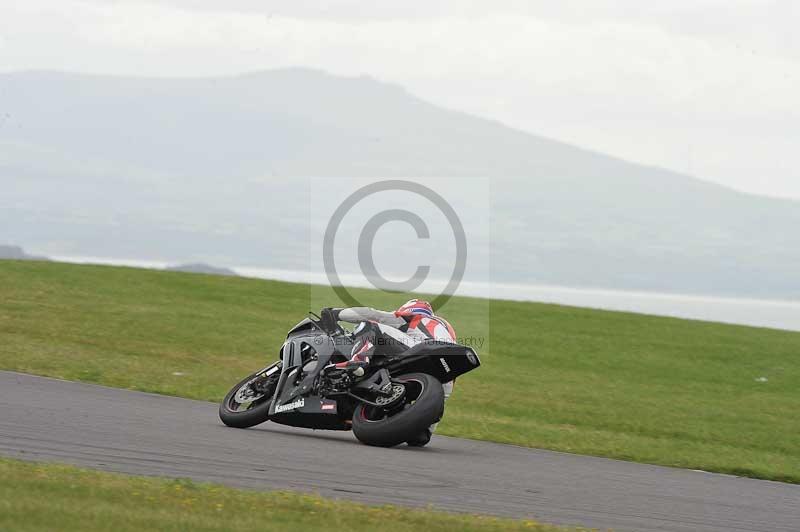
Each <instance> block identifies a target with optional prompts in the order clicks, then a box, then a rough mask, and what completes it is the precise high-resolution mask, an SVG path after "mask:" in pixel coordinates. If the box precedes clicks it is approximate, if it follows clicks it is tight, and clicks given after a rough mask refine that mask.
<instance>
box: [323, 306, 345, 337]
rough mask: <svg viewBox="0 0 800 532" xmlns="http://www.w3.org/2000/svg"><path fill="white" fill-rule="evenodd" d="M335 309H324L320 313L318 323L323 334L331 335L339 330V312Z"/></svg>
mask: <svg viewBox="0 0 800 532" xmlns="http://www.w3.org/2000/svg"><path fill="white" fill-rule="evenodd" d="M340 310H341V309H336V308H329V307H327V308H324V309H322V311H321V312H320V322H321V323H322V328H323V329H325V332H328V333H333V332H335V331H336V330H337V329H338V328H339V311H340Z"/></svg>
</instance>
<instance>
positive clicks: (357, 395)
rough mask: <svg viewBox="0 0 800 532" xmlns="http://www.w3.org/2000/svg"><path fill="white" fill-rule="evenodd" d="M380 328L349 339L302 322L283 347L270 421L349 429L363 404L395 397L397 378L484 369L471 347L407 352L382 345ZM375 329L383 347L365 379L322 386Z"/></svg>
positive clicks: (443, 376) (447, 376)
mask: <svg viewBox="0 0 800 532" xmlns="http://www.w3.org/2000/svg"><path fill="white" fill-rule="evenodd" d="M375 325H376V324H372V323H368V324H367V325H366V326H365V327H363V328H360V329H359V333H357V334H355V335H350V334H340V333H335V334H328V333H325V332H323V331H322V330H321V328H320V326H319V324H317V323H315V322H314V321H313V320H311V319H308V318H307V319H305V320H303V321H301V322H300V323H298V324H297V325H296V326H295V327H294V328H293V329H292V330H291V331H290V332H289V334H288V336H287V339H286V341H285V343H284V344H283V347H282V348H281V360H282V362H283V364H282V367H281V375H280V378H279V380H278V383H277V386H276V388H275V393H274V396H273V399H272V404H271V405H270V407H269V419H270V420H271V421H274V422H275V423H280V424H284V425H291V426H295V427H306V428H316V429H328V430H349V429H350V424H349V423H347V422H348V421H349V420H350V419H351V418H352V414H353V411H354V409H355V407H356V406H357V405H358V404H359V402H362V401H361V400H362V399H363V402H369V401H371V400H378V399H377V398H378V397H380V396H382V395H387V394H388V395H390V394H391V389H392V387H391V378H393V377H397V376H400V375H404V374H409V373H427V374H429V375H432V376H433V377H435V378H436V379H438V380H439V381H440V382H449V381H452V380H453V379H455V378H456V377H458V376H459V375H463V374H464V373H466V372H468V371H471V370H473V369H475V368H477V367H479V366H480V359H479V358H478V355H477V353H475V351H474V350H473V349H472V348H469V347H466V346H463V345H459V344H454V343H450V342H441V341H425V342H422V343H420V344H418V345H416V346H414V347H411V348H408V349H404V350H403V351H402V352H398V350H397V349H396V347H395V346H394V345H393V344H391V343H387V344H386V345H380V344H381V342H380V339H381V336H380V329H379V328H376V327H375ZM370 330H372V331H373V332H376V333H378V335H379V336H377V337H376V343H377V344H379V345H376V353H377V354H376V356H374V357H373V358H372V363H371V365H370V366H369V368H368V370H367V371H368V373H367V375H366V376H365V378H364V379H362V380H361V381H359V382H358V383H356V384H354V385H353V386H352V387H350V388H345V389H344V390H340V389H334V390H333V391H331V389H330V387H324V386H322V387H321V386H320V384H321V383H327V382H328V381H326V380H323V379H327V378H328V377H323V376H322V373H323V371H324V370H325V368H326V367H327V366H329V365H330V364H333V363H336V362H341V361H345V360H348V359H349V358H350V355H351V352H352V350H353V344H354V341H358V339H360V338H362V337H363V334H365V333H367V332H369V331H370ZM326 388H327V391H326ZM384 389H385V390H384Z"/></svg>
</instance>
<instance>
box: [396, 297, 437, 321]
mask: <svg viewBox="0 0 800 532" xmlns="http://www.w3.org/2000/svg"><path fill="white" fill-rule="evenodd" d="M394 315H395V316H398V317H401V318H405V317H409V316H415V315H421V316H427V317H428V318H432V317H433V307H432V306H431V304H430V303H428V302H427V301H425V300H424V299H409V300H408V301H406V302H405V303H404V304H403V305H402V306H401V307H400V308H399V309H397V310H396V311H395V312H394Z"/></svg>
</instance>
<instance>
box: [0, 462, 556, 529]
mask: <svg viewBox="0 0 800 532" xmlns="http://www.w3.org/2000/svg"><path fill="white" fill-rule="evenodd" d="M0 530H3V531H4V532H38V531H41V532H52V531H54V530H58V531H59V532H72V531H74V532H94V531H101V530H113V531H114V532H129V531H130V532H140V531H142V530H159V531H170V530H174V531H176V532H183V531H186V530H192V531H195V532H211V531H215V530H217V531H225V532H236V531H242V532H251V531H253V530H258V531H262V530H291V531H293V532H296V531H316V530H319V531H328V530H348V531H351V532H362V531H363V532H373V531H375V530H381V531H386V532H402V531H407V532H416V531H419V530H430V531H432V532H440V531H446V530H459V531H461V530H466V531H474V532H493V531H496V532H502V531H507V530H509V531H514V530H526V531H530V530H533V531H536V532H545V531H552V532H556V531H559V530H561V531H565V530H566V529H563V528H555V527H551V526H546V525H541V524H538V523H536V522H534V521H521V520H511V519H500V518H494V517H484V516H471V515H456V514H447V513H443V512H436V511H431V510H410V509H408V508H398V507H394V506H380V507H375V506H365V505H361V504H355V503H352V502H347V503H341V502H335V501H332V500H329V499H324V498H322V497H318V496H315V495H304V494H298V493H289V492H268V493H264V492H256V491H248V490H237V489H232V488H226V487H223V486H218V485H214V484H201V483H196V482H192V481H189V480H167V479H159V478H145V477H132V476H127V475H119V474H113V473H101V472H98V471H90V470H87V469H79V468H76V467H71V466H66V465H52V464H37V463H27V462H18V461H13V460H2V459H0Z"/></svg>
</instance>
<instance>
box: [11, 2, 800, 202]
mask: <svg viewBox="0 0 800 532" xmlns="http://www.w3.org/2000/svg"><path fill="white" fill-rule="evenodd" d="M219 5H220V4H219V3H216V2H215V3H213V4H212V3H210V2H204V1H202V0H195V1H188V0H174V1H172V2H171V3H170V4H166V5H165V4H150V3H143V2H134V1H123V2H117V3H113V4H111V3H108V2H99V1H88V2H87V1H81V2H78V1H70V0H67V1H58V2H55V1H42V0H39V1H30V2H26V3H16V4H15V5H12V6H11V7H10V8H9V7H5V8H2V9H3V11H2V12H0V36H3V37H5V40H6V47H5V50H4V54H3V57H2V58H0V69H5V70H9V69H19V68H61V69H68V70H78V71H92V72H110V73H124V74H143V75H162V76H163V75H217V74H221V73H239V72H241V71H246V70H254V69H263V68H274V67H283V66H296V65H302V66H308V67H316V68H321V69H324V70H328V71H331V72H334V73H339V74H345V75H359V74H369V75H372V76H374V77H377V78H380V79H384V80H387V81H393V82H397V83H400V84H403V85H405V86H407V87H408V88H409V89H410V90H411V91H412V92H415V93H416V94H418V95H420V96H421V97H423V98H425V99H428V100H430V101H432V102H434V103H437V104H440V105H444V106H447V107H451V108H455V109H460V110H466V111H469V112H473V113H476V114H481V115H484V116H488V117H494V118H497V119H500V120H502V121H504V122H507V123H509V124H511V125H514V126H517V127H521V128H524V129H527V130H530V131H532V132H536V133H540V134H543V135H546V136H552V137H556V138H559V139H563V140H567V141H570V142H574V143H577V144H580V145H583V146H587V147H593V148H596V149H598V150H602V151H606V152H608V153H611V154H615V155H618V156H622V157H624V158H628V159H631V160H636V161H640V162H645V163H650V164H658V165H662V166H667V167H671V168H674V169H677V170H681V171H690V172H693V173H695V174H698V175H700V176H702V177H707V178H710V179H714V180H716V181H719V182H723V183H727V184H730V185H733V186H737V187H739V188H744V189H747V190H753V191H759V192H764V193H774V194H792V195H796V196H798V197H800V170H795V168H800V164H796V163H800V160H797V159H793V160H794V163H795V164H792V165H787V164H785V161H786V160H787V158H795V157H796V158H800V156H798V155H794V154H793V153H789V152H786V151H784V150H785V148H786V147H787V146H790V144H791V143H789V142H787V141H788V140H789V139H790V138H792V137H791V131H793V130H795V131H796V128H797V127H799V125H798V121H800V120H799V119H800V116H798V112H799V111H798V109H799V108H800V106H798V96H797V94H798V90H797V88H798V87H799V86H800V74H798V72H800V68H798V67H800V54H798V53H797V50H796V49H795V48H796V47H793V46H794V43H796V42H797V41H796V40H794V41H792V40H791V37H787V36H788V35H790V34H791V35H793V32H790V31H788V28H789V25H788V21H786V20H782V19H783V17H779V18H781V20H770V21H769V22H768V23H764V20H763V18H764V17H767V15H768V14H769V13H771V11H770V10H771V9H775V10H777V11H779V12H780V13H784V12H785V11H786V10H788V9H792V8H791V7H787V6H789V5H790V4H789V3H785V2H777V3H770V4H767V3H765V2H762V1H760V0H734V1H726V2H723V1H722V0H692V1H689V0H680V1H678V2H670V3H669V4H663V5H655V6H653V5H648V6H647V8H643V7H642V6H641V4H640V3H638V2H622V3H620V2H596V3H591V4H588V3H585V2H574V1H568V2H565V3H560V4H558V6H557V7H554V4H552V3H550V2H508V3H503V6H502V7H501V8H498V7H496V6H492V5H491V4H489V3H486V2H457V3H454V2H451V1H445V0H442V1H437V2H426V3H422V2H414V1H410V2H406V3H403V4H402V7H395V8H392V9H389V10H387V9H384V8H378V7H377V5H370V6H367V7H364V5H363V3H361V2H352V1H343V0H338V1H336V2H334V3H326V8H325V9H320V8H319V7H316V6H317V5H319V4H317V3H313V2H308V1H303V2H292V3H285V2H280V3H276V2H266V3H264V2H258V3H256V2H243V3H238V2H237V4H236V5H237V7H236V10H233V9H230V8H227V6H226V9H225V10H224V11H222V10H219V9H218V6H219ZM287 6H289V7H287ZM767 6H771V7H769V8H768V7H767ZM731 13H736V14H737V15H736V16H733V15H730V14H731ZM765 13H766V14H767V15H765ZM720 14H721V16H724V18H723V20H725V21H726V24H723V25H715V24H712V23H708V22H706V21H707V20H709V19H712V18H713V17H710V15H720ZM726 14H727V15H726ZM756 15H760V16H761V19H758V20H760V24H759V25H758V28H762V29H752V28H750V27H749V26H747V20H746V19H747V17H750V18H753V17H756ZM751 25H752V24H751ZM720 26H721V27H723V28H732V29H730V30H726V29H720ZM736 28H738V29H736ZM748 28H750V29H749V30H748ZM783 28H786V30H787V31H783ZM771 30H776V31H774V32H772V33H774V34H775V35H778V37H777V38H776V37H775V35H772V36H771ZM754 46H760V48H754ZM765 138H769V139H773V141H774V142H772V143H770V144H769V145H764V142H763V139H765ZM753 147H755V148H753ZM748 148H750V149H748ZM790 151H792V150H791V149H790ZM754 169H760V170H761V171H760V172H758V174H759V176H758V177H757V178H756V176H754V175H753V172H754ZM793 183H794V184H793Z"/></svg>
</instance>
